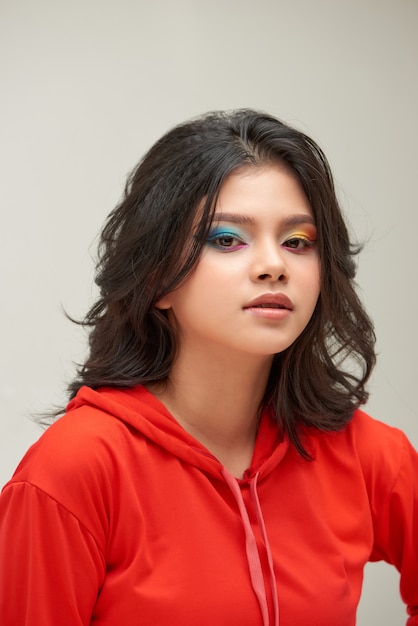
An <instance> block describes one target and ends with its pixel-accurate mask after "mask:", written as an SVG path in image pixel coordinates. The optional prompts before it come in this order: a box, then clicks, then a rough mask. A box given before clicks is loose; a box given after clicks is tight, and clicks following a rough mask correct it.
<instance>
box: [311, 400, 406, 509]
mask: <svg viewBox="0 0 418 626" xmlns="http://www.w3.org/2000/svg"><path fill="white" fill-rule="evenodd" d="M313 445H314V455H315V458H316V459H317V461H318V462H320V463H321V464H322V465H326V466H327V467H328V468H333V467H340V468H343V470H344V472H345V473H349V474H350V475H352V476H353V477H354V476H355V475H356V476H357V477H358V478H361V481H362V482H363V484H364V485H365V486H366V489H367V491H368V493H369V498H370V499H373V498H377V497H378V498H379V500H382V499H384V498H386V497H387V496H388V495H389V494H390V493H391V492H392V490H393V489H394V488H396V485H397V484H399V483H400V481H403V482H404V483H405V484H409V485H410V486H412V485H414V484H416V481H417V469H418V453H417V452H416V450H415V449H414V447H413V446H412V445H411V443H410V442H409V440H408V438H407V437H406V435H405V434H404V433H403V432H402V431H401V430H399V429H398V428H395V427H393V426H390V425H388V424H385V423H383V422H381V421H379V420H377V419H374V418H373V417H371V416H370V415H368V414H367V413H365V412H364V411H361V410H356V411H355V412H354V414H353V417H352V419H351V420H350V422H349V423H348V424H347V425H346V426H345V427H344V428H343V429H342V430H341V431H338V432H333V433H329V432H328V433H318V434H316V435H314V436H313Z"/></svg>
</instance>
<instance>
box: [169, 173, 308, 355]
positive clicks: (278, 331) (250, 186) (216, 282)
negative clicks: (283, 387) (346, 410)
mask: <svg viewBox="0 0 418 626" xmlns="http://www.w3.org/2000/svg"><path fill="white" fill-rule="evenodd" d="M319 292H320V262H319V257H318V252H317V246H316V228H315V222H314V219H313V214H312V210H311V207H310V205H309V203H308V201H307V199H306V197H305V194H304V192H303V190H302V188H301V186H300V184H299V182H298V181H297V179H296V177H295V176H294V175H293V174H292V173H290V172H289V171H287V170H286V169H284V168H283V167H281V166H280V165H266V166H263V167H254V166H246V167H243V168H240V169H239V170H237V171H235V172H233V173H232V174H230V176H229V177H228V178H227V179H226V181H225V183H224V184H223V186H222V188H221V191H220V195H219V199H218V203H217V206H216V211H215V217H214V220H213V224H212V227H211V230H210V233H209V236H208V240H207V242H206V245H205V247H204V248H203V251H202V254H201V257H200V259H199V261H198V263H197V265H196V267H195V268H194V270H193V271H192V272H191V274H189V275H188V277H187V278H186V279H185V280H184V281H183V282H182V283H181V285H180V286H179V287H178V288H177V289H176V290H174V291H173V292H171V293H169V294H168V295H166V296H165V297H163V298H162V299H161V300H160V301H159V302H158V303H157V306H158V307H159V308H161V309H167V310H168V317H169V320H170V321H171V323H172V324H173V325H174V326H175V328H176V331H177V333H178V336H179V350H180V351H187V350H192V351H193V350H194V351H196V350H197V349H198V350H199V353H201V351H202V350H203V351H204V352H203V354H209V352H210V351H212V350H213V349H216V350H217V351H221V352H222V351H226V352H227V353H231V352H235V353H239V354H241V355H242V356H244V354H252V355H260V356H269V357H271V356H272V355H273V354H276V353H279V352H282V351H283V350H285V349H286V348H288V347H289V346H290V345H291V344H292V343H293V342H294V341H295V340H296V339H297V337H298V336H299V335H300V334H301V333H302V331H303V330H304V328H305V327H306V325H307V323H308V322H309V320H310V318H311V316H312V314H313V311H314V309H315V305H316V303H317V300H318V296H319Z"/></svg>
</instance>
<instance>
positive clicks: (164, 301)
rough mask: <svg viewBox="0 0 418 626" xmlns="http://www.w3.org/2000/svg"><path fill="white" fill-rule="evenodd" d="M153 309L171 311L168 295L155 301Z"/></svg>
mask: <svg viewBox="0 0 418 626" xmlns="http://www.w3.org/2000/svg"><path fill="white" fill-rule="evenodd" d="M155 308H156V309H161V310H167V309H171V301H170V295H169V294H167V295H166V296H163V297H162V298H161V299H160V300H157V302H156V303H155Z"/></svg>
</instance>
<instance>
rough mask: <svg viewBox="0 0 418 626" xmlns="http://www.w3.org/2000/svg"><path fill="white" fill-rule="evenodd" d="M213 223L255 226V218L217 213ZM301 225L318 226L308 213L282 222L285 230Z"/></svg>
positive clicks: (287, 218)
mask: <svg viewBox="0 0 418 626" xmlns="http://www.w3.org/2000/svg"><path fill="white" fill-rule="evenodd" d="M213 222H214V223H216V222H230V223H231V224H240V225H241V226H255V219H254V218H253V217H249V216H248V215H242V214H240V213H215V215H214V216H213ZM301 224H312V225H313V226H315V225H316V224H315V220H314V218H313V217H312V215H308V214H307V213H296V214H295V215H289V216H288V217H286V218H285V219H284V220H283V221H282V226H284V227H285V228H287V227H288V226H299V225H301Z"/></svg>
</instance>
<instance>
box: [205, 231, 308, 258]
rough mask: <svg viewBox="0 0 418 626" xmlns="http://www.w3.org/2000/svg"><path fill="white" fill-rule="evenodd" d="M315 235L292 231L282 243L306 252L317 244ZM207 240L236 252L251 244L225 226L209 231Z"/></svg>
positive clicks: (216, 247) (222, 249) (290, 248)
mask: <svg viewBox="0 0 418 626" xmlns="http://www.w3.org/2000/svg"><path fill="white" fill-rule="evenodd" d="M315 236H316V235H315V233H312V234H307V233H305V232H297V233H292V234H291V236H290V237H286V239H285V240H284V241H283V242H282V243H281V244H280V245H281V246H282V247H283V248H285V249H286V250H289V251H290V252H295V253H301V252H305V251H307V250H310V249H312V248H314V247H315V246H316V243H317V241H316V239H315ZM206 242H207V245H209V246H211V247H212V248H215V249H216V250H219V251H221V252H234V251H236V250H241V249H242V248H245V247H246V246H248V245H249V244H248V242H247V241H245V239H244V236H243V235H242V234H241V233H239V232H236V231H233V230H228V229H224V228H215V229H213V230H212V231H211V232H210V233H209V235H208V238H207V240H206Z"/></svg>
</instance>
